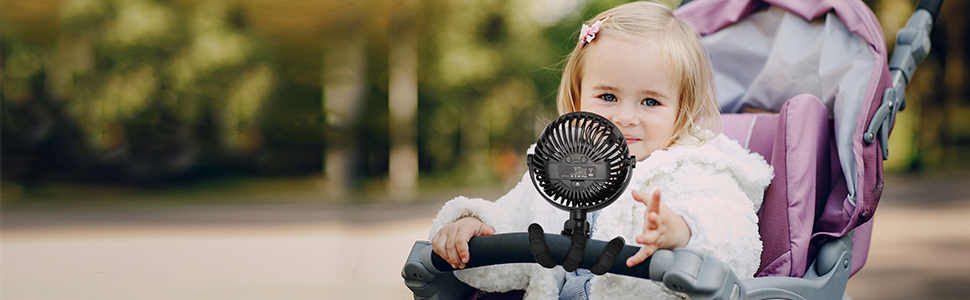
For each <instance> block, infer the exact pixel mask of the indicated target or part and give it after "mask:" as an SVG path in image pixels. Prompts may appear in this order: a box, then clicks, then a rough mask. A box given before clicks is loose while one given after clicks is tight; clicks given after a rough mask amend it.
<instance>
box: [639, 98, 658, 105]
mask: <svg viewBox="0 0 970 300" xmlns="http://www.w3.org/2000/svg"><path fill="white" fill-rule="evenodd" d="M640 104H643V105H646V106H657V105H660V102H657V100H654V99H653V98H647V99H644V100H643V102H641V103H640Z"/></svg>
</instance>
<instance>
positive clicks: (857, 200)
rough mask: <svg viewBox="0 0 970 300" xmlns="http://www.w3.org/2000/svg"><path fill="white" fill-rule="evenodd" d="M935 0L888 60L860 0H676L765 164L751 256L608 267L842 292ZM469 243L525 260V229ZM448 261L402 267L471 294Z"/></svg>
mask: <svg viewBox="0 0 970 300" xmlns="http://www.w3.org/2000/svg"><path fill="white" fill-rule="evenodd" d="M941 4H942V0H932V1H927V0H924V1H922V2H920V4H919V7H918V9H917V10H916V12H915V13H914V14H913V15H912V16H911V17H910V19H909V21H908V22H907V24H906V27H904V28H903V29H901V30H900V31H899V32H898V34H897V38H896V47H895V51H894V53H893V56H892V59H891V60H888V59H887V58H888V55H887V50H886V46H885V41H884V39H883V33H882V29H881V28H880V27H879V23H878V21H877V20H876V18H875V16H874V15H873V13H872V11H871V10H870V9H869V8H868V7H867V6H866V5H865V4H864V3H862V2H861V1H860V0H788V1H786V0H760V1H759V0H697V1H692V2H690V3H687V4H684V5H683V6H681V7H680V8H678V9H677V10H676V11H675V13H676V14H677V16H678V17H680V18H682V19H684V20H685V21H687V22H688V23H690V24H691V25H693V26H694V28H695V29H696V30H697V31H698V32H699V33H700V34H701V35H702V38H701V42H702V43H703V44H704V46H705V48H706V49H707V51H708V53H709V55H710V57H711V63H712V67H713V70H714V74H715V75H714V76H715V82H716V84H717V88H718V99H719V104H720V108H721V111H722V113H723V115H722V118H723V123H724V124H723V133H724V134H725V135H726V136H728V137H729V138H732V139H734V140H736V141H738V142H739V143H740V144H741V145H742V146H744V147H746V148H748V149H749V150H751V151H752V152H757V153H759V154H761V155H762V156H764V157H765V159H766V160H767V161H768V162H769V163H770V164H771V165H772V166H773V167H774V171H775V177H774V179H773V180H772V182H771V184H770V185H769V187H768V189H767V190H766V191H765V201H764V204H763V206H762V208H761V210H760V211H759V212H758V217H759V222H760V223H759V228H760V229H759V230H760V233H761V237H762V240H763V245H764V248H763V249H764V250H763V252H762V256H761V265H760V267H759V269H758V271H757V272H756V274H755V278H753V279H747V280H743V281H742V280H739V279H738V277H737V276H735V275H734V274H733V273H732V271H731V270H730V269H728V268H726V267H725V266H724V265H723V264H722V263H720V262H719V261H717V259H715V258H713V257H710V256H707V255H704V254H702V253H696V252H693V251H690V250H687V249H675V250H673V251H668V250H661V251H657V252H656V253H655V254H654V255H653V256H652V257H650V258H649V261H648V262H645V263H642V264H640V265H637V266H634V267H632V268H629V267H626V265H625V264H624V262H625V260H626V258H627V257H629V256H631V255H633V254H634V253H636V250H637V249H638V248H637V247H634V246H625V247H624V248H623V249H622V250H621V251H620V252H619V254H618V256H617V258H616V260H615V261H616V263H614V264H613V267H612V268H611V269H610V270H609V272H611V273H615V274H623V275H628V276H635V277H639V278H645V279H651V280H655V281H661V282H663V283H664V285H665V286H667V287H668V288H670V289H672V290H675V291H679V292H684V293H686V294H688V295H689V296H690V297H691V298H692V299H767V298H771V299H839V298H842V299H851V298H849V296H848V295H845V294H844V293H845V287H846V283H847V281H848V279H849V277H850V276H852V275H853V274H855V273H856V272H858V271H859V270H860V269H861V268H862V266H863V265H864V264H865V262H866V255H867V254H868V250H869V240H870V237H871V233H872V224H873V223H872V222H871V219H872V217H873V214H874V213H875V210H876V206H877V205H878V203H879V198H880V196H881V194H882V189H883V174H882V172H883V170H882V164H883V160H884V159H886V158H887V157H888V147H887V142H888V139H889V133H890V131H891V130H892V126H893V122H894V119H895V115H896V113H897V112H898V111H900V110H902V109H904V108H905V104H906V102H905V93H904V90H905V86H906V84H907V83H908V82H909V80H910V78H911V76H912V74H913V71H914V69H915V67H916V64H917V63H919V62H920V61H921V60H922V59H923V58H924V57H925V56H926V54H927V53H928V52H929V49H930V43H929V32H930V30H931V28H932V24H933V22H934V19H935V17H936V16H937V14H938V12H939V9H940V6H941ZM753 111H760V112H753ZM763 112H770V113H763ZM523 230H524V228H523ZM545 242H546V244H547V247H548V249H549V252H550V253H551V254H552V256H553V257H555V258H556V261H557V262H558V263H560V264H561V263H562V262H563V260H564V258H565V257H566V252H567V251H568V250H569V249H568V248H569V247H570V240H569V238H568V237H566V236H562V235H553V234H546V235H545ZM605 247H606V242H605V241H596V240H590V241H588V242H587V245H586V248H585V249H586V252H585V255H584V256H583V259H582V263H580V267H581V268H587V269H588V268H590V267H592V266H593V265H594V264H595V263H596V262H597V260H598V259H599V255H600V253H602V252H603V250H604V248H605ZM469 251H470V252H471V258H472V259H471V260H470V261H469V262H468V263H467V264H466V266H467V267H469V268H470V267H477V266H485V265H492V264H500V263H535V259H534V258H533V257H532V253H531V252H530V248H529V239H528V236H527V234H525V233H510V234H498V235H493V236H485V237H477V238H473V239H472V240H471V241H469ZM451 270H452V269H451V266H450V265H449V264H448V263H447V262H445V261H444V260H443V259H441V258H440V257H438V256H437V255H436V254H434V252H433V251H432V250H431V246H430V244H429V243H428V242H427V241H417V242H415V244H414V246H413V248H412V250H411V254H410V256H409V257H408V260H407V262H406V264H405V266H404V270H403V271H402V273H401V275H402V276H403V277H404V279H405V284H406V285H407V286H408V287H409V288H410V289H411V290H412V292H414V298H415V299H466V298H468V297H469V296H470V295H472V294H474V293H475V291H474V289H473V288H471V287H468V286H467V285H465V284H464V283H462V282H460V281H458V280H457V279H456V278H455V276H454V275H453V274H452V273H451V272H450V271H451Z"/></svg>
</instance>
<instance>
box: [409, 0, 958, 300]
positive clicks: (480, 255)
mask: <svg viewBox="0 0 970 300" xmlns="http://www.w3.org/2000/svg"><path fill="white" fill-rule="evenodd" d="M732 1H735V0H710V1H706V0H698V1H692V2H691V3H689V4H687V3H685V6H684V7H683V8H684V9H693V10H694V11H695V12H696V11H703V10H705V8H703V6H704V5H710V4H711V3H720V4H723V3H724V2H732ZM738 1H742V0H738ZM735 2H737V1H735ZM765 2H771V3H773V4H777V3H775V2H780V1H779V0H765ZM815 2H821V4H820V6H821V7H823V8H827V9H825V10H824V11H821V13H819V12H815V15H814V17H818V16H819V15H822V14H825V13H826V12H827V11H829V10H838V9H839V8H840V7H841V6H843V5H842V4H840V3H830V2H832V1H827V0H819V1H815ZM860 3H861V2H860ZM816 4H819V3H816ZM757 5H760V4H759V3H754V4H751V3H745V4H744V5H743V6H744V9H747V10H753V9H755V8H754V7H755V6H757ZM788 5H795V6H797V5H798V4H790V3H789V4H788ZM941 5H942V0H929V1H927V0H923V1H921V2H920V4H919V6H918V8H917V10H916V11H915V12H914V13H913V15H912V16H911V17H910V19H909V21H908V22H907V23H906V26H905V27H904V28H902V29H900V30H899V32H898V33H897V38H896V47H895V51H894V53H893V55H892V58H891V59H890V60H889V63H888V65H885V63H883V65H881V66H882V67H884V68H887V69H888V70H889V72H888V77H889V80H887V81H889V82H888V83H885V84H883V83H880V84H878V86H879V87H883V86H885V89H883V90H882V92H881V94H882V95H881V102H880V103H879V105H878V106H877V107H872V108H866V107H863V108H862V109H863V111H864V112H862V114H866V112H869V113H868V116H871V119H868V120H867V121H868V122H867V125H868V126H866V127H865V129H864V131H862V130H855V131H852V132H851V133H852V134H853V135H855V134H860V133H861V136H853V139H852V141H853V142H856V144H855V146H860V145H859V144H862V143H864V144H865V146H867V147H871V146H875V147H871V148H873V149H880V150H881V152H880V154H881V156H880V157H881V158H882V159H886V158H887V157H888V146H887V142H888V138H889V133H890V131H891V129H892V125H893V123H894V121H895V115H896V113H898V112H899V111H901V110H903V109H905V107H906V99H905V92H904V90H905V86H906V84H907V83H908V82H909V80H910V79H911V78H912V76H913V71H914V70H915V67H916V65H917V64H918V63H919V62H920V61H922V60H923V58H925V57H926V55H927V54H928V52H929V50H930V41H929V33H930V31H931V29H932V27H933V22H934V19H935V18H936V16H937V15H938V13H939V10H940V6H941ZM787 8H791V7H787ZM841 9H842V10H843V11H844V10H845V8H844V7H842V8H841ZM870 14H871V12H870ZM809 19H811V18H809ZM701 22H704V21H701ZM721 26H723V24H722V25H721ZM701 33H702V34H705V33H704V32H701ZM856 33H857V34H858V32H856ZM875 39H876V40H877V41H881V36H880V37H877V38H875ZM876 47H877V48H878V45H876ZM877 50H878V49H877ZM883 51H884V50H883ZM875 67H877V68H878V67H880V66H879V65H877V66H875ZM872 80H873V81H876V80H883V79H882V78H874V79H872ZM719 89H720V86H719ZM725 107H726V106H725V105H724V103H722V110H725ZM738 108H740V107H735V110H738ZM775 111H777V110H775ZM863 121H866V120H863ZM750 122H751V123H750V124H751V126H752V128H753V127H754V122H755V120H751V121H750ZM750 134H751V132H748V137H747V138H749V139H750V138H751V135H750ZM873 144H875V145H873ZM742 145H746V143H742ZM752 150H753V151H754V149H752ZM769 151H770V150H769ZM858 151H859V152H861V151H862V150H858ZM840 152H841V149H840ZM762 154H763V153H762ZM840 155H842V153H840ZM842 157H843V158H846V156H845V155H842ZM855 157H858V155H856V156H854V157H853V159H849V161H848V162H847V161H842V162H841V163H842V169H843V171H844V172H845V175H846V176H845V179H846V181H847V184H848V185H849V187H848V189H849V196H848V197H847V199H846V202H847V203H848V204H851V206H852V207H853V208H856V207H857V206H866V207H858V209H857V210H856V209H853V212H849V213H850V214H854V215H852V216H850V217H849V218H848V219H847V220H845V221H847V222H846V224H845V226H844V227H843V228H836V229H835V232H836V233H838V232H839V231H840V230H839V229H841V233H842V234H841V235H838V236H836V237H833V238H827V239H824V242H823V243H821V245H819V246H818V247H817V249H815V250H814V251H811V252H812V253H816V255H815V256H814V260H812V262H811V264H810V265H809V266H807V268H804V269H801V271H804V273H800V274H798V275H801V276H796V277H785V274H781V275H778V274H769V273H765V272H764V270H759V276H764V277H756V278H751V279H746V280H740V279H739V277H738V276H736V275H735V274H734V273H733V272H732V271H731V270H730V269H729V268H727V267H726V266H725V265H724V264H723V263H721V262H720V261H718V260H717V259H716V258H714V257H712V256H709V255H705V254H702V253H698V252H696V251H693V250H690V249H683V248H679V249H674V250H672V251H671V250H659V251H657V252H655V253H654V255H652V256H651V257H650V258H648V261H645V262H644V263H642V264H640V265H638V266H634V267H633V268H628V267H626V266H625V265H624V264H623V262H624V261H625V260H626V258H627V257H629V256H631V255H632V254H633V253H635V252H636V251H637V249H638V248H637V247H634V246H625V247H624V248H623V250H621V252H620V254H619V255H618V256H617V259H616V262H618V263H615V264H614V266H613V268H611V269H610V270H609V272H611V273H615V274H622V275H628V276H635V277H639V278H645V279H650V280H655V281H662V282H663V283H664V285H665V286H666V287H668V288H670V289H671V290H674V291H678V292H683V293H686V294H687V295H689V296H690V297H691V298H692V299H837V298H841V299H851V298H850V297H849V296H848V295H845V294H844V293H845V287H846V284H847V281H848V279H849V277H850V276H851V275H852V274H854V273H855V272H857V271H858V270H859V269H860V268H861V267H862V265H863V264H864V262H865V254H866V253H867V251H868V238H869V235H870V233H871V230H872V227H871V225H872V223H871V222H870V221H869V220H870V219H871V218H872V213H873V212H874V210H875V205H876V204H877V203H878V198H879V196H880V195H881V184H878V186H877V187H876V189H877V191H876V193H874V194H873V193H872V192H871V191H866V192H868V193H866V192H864V191H863V188H864V187H863V186H862V185H863V182H862V173H863V171H862V170H859V171H858V172H856V170H855V166H848V167H847V165H853V164H855V163H858V164H859V165H862V163H863V162H856V161H855V159H854V158H855ZM766 158H767V156H766ZM876 164H877V166H878V167H877V168H873V169H875V170H877V171H878V172H879V173H880V176H879V178H880V179H879V181H880V182H881V172H882V168H881V160H879V161H877V162H876ZM869 168H872V167H871V166H870V167H869ZM855 175H859V176H858V177H857V176H855ZM860 194H861V195H860ZM860 196H864V197H860ZM856 197H860V198H863V199H864V200H865V201H867V203H858V202H857V198H856ZM866 198H868V199H866ZM858 200H862V199H858ZM857 229H861V230H863V233H862V234H856V231H857ZM763 236H764V235H763ZM812 237H813V238H814V237H815V236H812ZM823 238H824V237H823ZM860 239H861V240H860ZM857 242H861V243H863V245H862V246H861V247H860V246H857V245H856V244H857ZM546 244H547V246H548V249H549V250H550V253H551V254H552V256H553V257H554V258H555V259H556V261H557V263H559V264H562V262H563V261H564V259H565V256H566V252H567V251H568V248H569V246H570V241H569V239H568V237H565V236H561V235H553V234H546ZM528 245H529V241H528V237H527V236H525V234H524V233H510V234H497V235H494V236H486V237H476V238H473V239H472V240H471V241H469V252H470V253H471V255H470V256H471V257H472V259H471V260H470V261H469V262H468V263H467V264H466V266H467V267H469V268H473V267H478V266H486V265H493V264H502V263H534V262H535V261H534V258H532V257H531V252H530V251H529V248H528ZM605 246H606V242H604V241H598V240H589V241H588V242H587V246H586V253H585V255H584V257H583V260H582V263H581V264H580V267H581V268H590V267H592V265H593V264H595V263H596V261H597V260H598V258H599V255H600V253H602V251H603V249H604V248H605ZM860 254H861V255H862V257H860V258H859V259H857V260H855V261H854V260H853V255H860ZM763 259H764V256H763ZM764 267H765V262H764V261H763V263H762V268H761V269H764ZM792 269H799V268H798V266H797V265H795V266H794V267H792ZM451 271H452V269H451V267H450V265H449V264H448V263H447V262H445V261H444V260H443V259H441V257H439V256H438V255H437V254H435V253H434V252H433V251H432V248H431V246H430V243H429V242H427V241H416V242H415V244H414V246H413V247H412V249H411V253H410V255H409V256H408V259H407V261H406V263H405V266H404V269H403V270H402V273H401V275H402V277H404V279H405V284H406V285H407V286H408V288H409V289H411V290H412V292H413V293H414V298H415V299H465V298H467V297H468V296H469V295H470V294H472V293H473V291H474V289H473V288H471V287H469V286H468V285H466V284H464V283H463V282H461V281H459V280H458V279H457V278H456V277H455V276H454V274H452V272H451ZM766 275H768V276H766Z"/></svg>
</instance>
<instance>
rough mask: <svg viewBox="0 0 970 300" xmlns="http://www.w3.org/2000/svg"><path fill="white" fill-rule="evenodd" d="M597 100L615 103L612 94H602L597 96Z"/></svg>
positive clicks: (614, 97)
mask: <svg viewBox="0 0 970 300" xmlns="http://www.w3.org/2000/svg"><path fill="white" fill-rule="evenodd" d="M599 98H600V99H603V101H606V102H616V96H614V95H613V94H602V95H600V96H599Z"/></svg>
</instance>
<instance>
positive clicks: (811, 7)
mask: <svg viewBox="0 0 970 300" xmlns="http://www.w3.org/2000/svg"><path fill="white" fill-rule="evenodd" d="M676 14H677V16H678V17H680V18H682V19H684V20H686V21H687V22H688V23H690V24H691V25H692V26H694V28H695V30H697V31H698V32H699V33H700V34H701V35H702V38H701V42H702V43H703V44H704V46H705V48H706V49H707V51H708V53H709V55H710V57H711V63H712V67H713V69H714V76H715V81H716V84H717V89H718V102H719V104H720V107H721V111H722V112H723V113H725V114H731V113H740V112H743V111H744V110H745V108H749V107H750V108H755V109H759V110H767V111H772V112H780V111H782V108H783V105H784V104H785V103H786V102H788V101H789V100H790V99H793V98H796V96H799V97H798V98H804V97H802V96H804V95H806V94H807V95H812V96H814V98H817V99H818V100H817V101H821V105H823V106H824V109H822V110H821V112H823V115H824V112H825V111H826V110H827V111H828V114H829V115H828V119H829V122H831V123H830V124H818V125H819V126H815V127H812V128H811V129H807V128H801V127H798V126H794V127H790V128H787V129H786V130H827V131H831V139H832V141H834V147H835V149H834V150H833V151H828V149H827V148H828V147H827V146H828V145H822V146H823V147H808V148H806V147H804V146H799V147H798V148H788V149H787V150H786V149H780V150H782V152H784V153H783V154H784V155H786V156H787V157H789V158H791V157H794V156H798V155H803V154H804V153H808V152H812V151H816V149H824V150H825V151H824V154H828V153H831V156H832V157H831V158H825V159H824V161H825V162H829V161H830V162H831V164H833V168H832V169H833V170H832V172H828V169H829V167H828V166H820V168H824V170H819V173H820V174H823V175H824V176H821V177H818V180H787V181H782V182H783V184H786V185H787V186H785V187H784V188H785V189H786V190H788V191H800V190H809V189H812V190H814V189H815V186H816V185H819V186H824V187H826V188H827V190H824V191H822V190H820V191H819V195H818V196H817V197H818V198H819V201H818V203H817V204H816V205H817V206H816V205H796V204H797V203H799V201H802V200H799V199H787V201H786V200H785V199H782V201H785V202H784V203H788V205H787V206H785V207H784V208H787V209H788V210H789V211H788V212H786V215H788V216H790V220H789V222H790V223H789V224H786V225H787V226H786V227H789V228H792V229H793V230H792V233H791V236H788V238H790V239H791V241H790V247H789V248H790V249H791V250H792V251H794V252H803V253H806V254H807V253H809V252H810V250H809V248H811V246H810V245H809V244H810V243H811V239H812V238H813V237H816V236H819V235H824V236H831V237H839V236H843V235H845V234H847V233H848V232H849V231H850V230H853V229H855V228H856V227H858V226H860V225H863V224H864V223H866V222H867V221H868V220H869V219H870V218H872V215H873V212H874V211H875V208H876V205H877V204H878V201H879V197H880V196H881V194H882V186H883V179H882V156H881V149H880V148H879V146H878V143H874V144H870V145H866V144H865V143H863V140H862V135H863V133H864V132H865V130H866V127H867V126H868V124H869V121H870V120H871V119H872V117H873V114H874V113H875V111H876V109H877V108H878V107H879V105H880V101H881V96H882V94H883V91H884V90H885V89H886V88H889V87H891V82H890V77H889V69H888V66H887V54H886V45H885V40H884V38H883V33H882V29H881V28H880V26H879V22H878V20H877V19H876V17H875V16H874V15H873V13H872V11H871V10H870V9H869V8H868V7H867V6H866V5H865V4H864V3H862V2H861V1H843V0H814V1H811V0H809V1H805V0H788V1H784V0H765V1H755V0H697V1H693V2H691V3H688V4H686V5H684V6H683V7H681V8H679V9H678V10H677V11H676ZM801 101H803V102H804V101H805V100H804V99H801ZM803 104H804V103H803ZM810 106H811V105H809V106H804V105H797V106H794V107H810ZM794 107H791V108H789V110H791V109H792V108H794ZM793 113H797V112H793ZM806 113H807V112H806ZM813 113H814V111H813ZM789 115H792V114H789ZM725 116H726V118H725V122H726V127H727V122H728V120H732V118H731V117H730V115H725ZM783 119H785V118H783ZM787 119H792V120H794V119H797V118H794V119H793V118H791V117H789V118H787ZM809 119H811V118H809ZM812 120H814V119H812ZM817 122H821V123H825V118H822V119H821V121H817ZM762 123H764V122H762ZM750 124H751V126H752V128H753V126H754V123H750ZM779 126H783V125H779ZM725 131H727V129H725ZM778 131H779V135H778V136H779V137H780V136H782V134H784V133H782V130H781V129H779V130H778ZM749 132H750V131H749ZM787 136H788V137H789V138H788V139H786V140H783V141H784V142H788V143H791V144H792V145H799V144H800V145H805V144H806V143H803V142H798V143H795V141H793V139H799V138H801V139H810V140H811V141H810V142H812V143H815V142H816V139H817V137H818V134H817V133H815V132H811V133H809V132H805V134H802V132H796V133H795V134H792V133H788V135H787ZM826 136H828V134H826ZM742 142H745V141H742ZM820 142H822V143H826V142H825V141H820ZM775 143H776V145H777V143H778V142H777V141H776V142H775ZM826 144H827V143H826ZM749 146H755V147H761V148H764V146H758V145H749ZM778 151H779V149H778V147H777V146H775V150H774V153H775V154H776V155H777V154H778ZM824 154H823V155H824ZM813 155H817V154H816V153H809V156H810V157H811V158H810V159H802V160H799V159H794V160H793V159H788V160H782V161H781V163H782V164H788V165H782V166H779V165H775V161H774V160H771V159H770V158H769V157H766V159H769V161H771V162H772V164H773V165H775V168H776V169H778V168H779V167H781V169H782V172H793V171H795V170H800V168H801V169H806V170H809V169H810V170H811V172H812V174H814V173H815V171H816V170H815V167H816V163H817V162H819V161H821V160H820V159H821V158H819V160H817V159H815V158H814V157H815V156H813ZM793 161H794V162H797V163H799V164H802V165H804V166H792V165H790V163H791V162H793ZM809 165H810V166H809ZM826 165H827V163H826ZM776 177H779V173H778V172H776ZM789 177H791V176H789ZM812 179H816V178H815V177H813V178H812ZM816 181H830V182H816ZM837 181H841V182H837ZM777 182H778V178H776V181H773V185H774V184H775V183H777ZM769 189H771V187H769ZM769 192H770V191H769ZM768 194H770V193H766V197H769V195H768ZM784 196H787V197H789V198H791V197H799V196H798V195H795V194H793V193H791V192H789V193H788V194H787V195H783V196H782V197H784ZM767 201H768V199H766V202H767ZM812 203H815V200H814V199H813V200H812ZM766 207H767V206H766ZM816 210H818V212H816ZM762 213H763V214H766V213H771V212H762ZM813 219H814V222H813ZM798 221H807V222H808V223H807V224H796V222H798ZM765 222H766V220H762V224H761V225H762V226H763V227H764V226H765ZM771 226H774V225H771ZM796 227H800V228H801V230H802V231H805V230H807V233H803V234H798V233H797V232H795V231H796V230H794V229H796ZM806 228H807V229H806ZM762 232H763V233H762V238H763V239H766V240H767V239H769V238H781V239H784V238H785V236H782V237H766V236H765V230H764V229H763V230H762ZM870 233H871V223H868V224H865V225H864V226H862V227H861V228H860V230H857V231H856V236H855V238H854V240H856V242H857V243H856V249H854V250H856V251H854V252H856V255H855V257H856V259H855V260H854V262H853V272H855V271H858V269H859V268H861V267H862V264H864V263H865V257H866V253H867V251H868V239H869V235H870ZM769 247H770V245H769V243H768V242H767V241H766V244H765V251H766V252H770V251H769ZM789 255H794V256H798V255H799V254H798V253H796V254H789ZM763 258H766V257H765V256H763ZM768 258H769V259H774V258H772V257H768ZM807 259H808V258H797V257H796V258H794V259H793V260H795V262H793V263H792V264H793V265H794V266H793V267H792V272H791V273H790V274H782V273H772V272H771V271H770V270H769V271H768V272H765V271H762V272H760V275H781V276H799V272H801V273H802V274H803V273H804V268H805V267H807V266H805V262H804V261H801V262H799V261H798V260H807ZM766 263H767V264H770V263H772V262H771V261H769V262H763V264H762V267H763V269H764V267H765V264H766ZM799 270H801V271H799Z"/></svg>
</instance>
